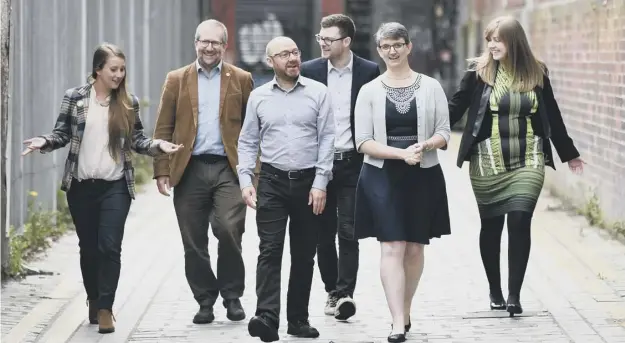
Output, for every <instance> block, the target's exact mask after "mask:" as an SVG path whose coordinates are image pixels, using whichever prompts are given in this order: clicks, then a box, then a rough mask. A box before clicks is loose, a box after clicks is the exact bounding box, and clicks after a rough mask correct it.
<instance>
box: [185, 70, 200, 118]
mask: <svg viewBox="0 0 625 343" xmlns="http://www.w3.org/2000/svg"><path fill="white" fill-rule="evenodd" d="M195 63H196V62H193V63H192V64H191V65H190V66H189V71H188V72H187V82H186V83H187V92H189V100H190V101H191V103H190V105H191V111H192V112H193V127H195V128H197V116H198V94H197V89H198V88H197V87H198V85H197V66H196V64H195Z"/></svg>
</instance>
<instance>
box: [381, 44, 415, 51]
mask: <svg viewBox="0 0 625 343" xmlns="http://www.w3.org/2000/svg"><path fill="white" fill-rule="evenodd" d="M406 45H408V44H406V43H395V44H384V45H380V49H382V51H390V50H391V48H393V49H395V51H399V50H400V49H402V48H403V47H405V46H406Z"/></svg>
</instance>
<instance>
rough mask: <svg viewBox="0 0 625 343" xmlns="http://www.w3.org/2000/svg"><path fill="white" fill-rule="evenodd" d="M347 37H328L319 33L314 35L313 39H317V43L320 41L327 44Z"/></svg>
mask: <svg viewBox="0 0 625 343" xmlns="http://www.w3.org/2000/svg"><path fill="white" fill-rule="evenodd" d="M345 38H347V37H340V38H329V37H321V36H320V35H318V34H317V35H315V39H316V40H317V43H321V42H322V41H323V42H324V43H326V44H327V45H330V44H332V43H334V42H336V41H337V40H342V39H345Z"/></svg>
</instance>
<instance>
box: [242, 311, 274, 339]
mask: <svg viewBox="0 0 625 343" xmlns="http://www.w3.org/2000/svg"><path fill="white" fill-rule="evenodd" d="M247 332H249V334H250V336H252V337H258V338H260V340H261V341H263V342H275V341H277V340H279V339H280V336H279V335H278V329H277V328H276V327H275V326H273V325H271V323H269V321H268V320H267V319H266V318H263V317H262V316H254V317H252V319H250V322H249V324H247Z"/></svg>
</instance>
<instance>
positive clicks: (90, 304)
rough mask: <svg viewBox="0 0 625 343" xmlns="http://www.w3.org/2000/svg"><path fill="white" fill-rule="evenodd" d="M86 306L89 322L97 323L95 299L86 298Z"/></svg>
mask: <svg viewBox="0 0 625 343" xmlns="http://www.w3.org/2000/svg"><path fill="white" fill-rule="evenodd" d="M87 306H88V307H89V323H90V324H97V323H98V305H97V304H96V301H95V300H89V299H87Z"/></svg>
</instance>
